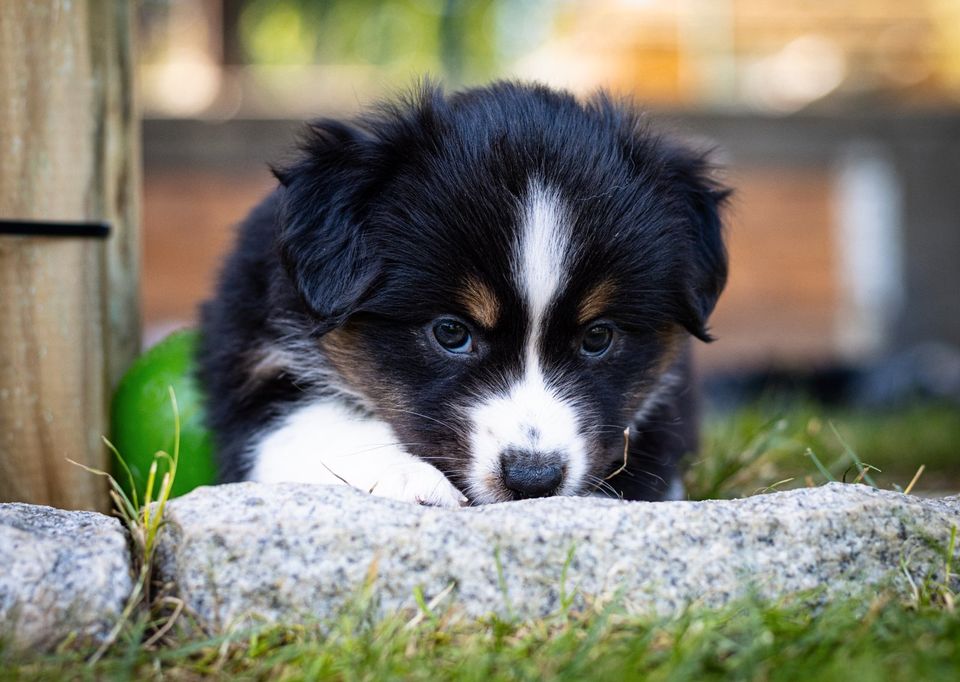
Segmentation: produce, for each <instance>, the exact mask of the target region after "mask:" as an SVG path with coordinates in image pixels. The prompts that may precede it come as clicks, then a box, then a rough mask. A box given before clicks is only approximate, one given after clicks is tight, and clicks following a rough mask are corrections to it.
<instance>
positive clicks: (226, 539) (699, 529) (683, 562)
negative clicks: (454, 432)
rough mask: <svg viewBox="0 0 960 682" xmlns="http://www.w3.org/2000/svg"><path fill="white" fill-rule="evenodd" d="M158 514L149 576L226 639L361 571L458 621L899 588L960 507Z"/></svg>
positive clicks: (329, 507)
mask: <svg viewBox="0 0 960 682" xmlns="http://www.w3.org/2000/svg"><path fill="white" fill-rule="evenodd" d="M168 515H169V516H168V518H169V519H170V520H171V521H172V524H171V525H170V526H169V527H168V529H169V532H168V533H167V534H166V536H165V539H164V540H163V543H162V549H161V558H160V573H161V575H162V576H163V577H164V578H165V579H166V580H170V581H174V582H175V583H176V584H177V586H178V589H179V594H180V596H181V597H182V598H183V599H184V600H185V602H186V604H187V606H188V607H189V609H190V610H191V611H192V612H193V613H194V615H195V616H196V617H197V619H198V622H199V623H200V624H201V625H203V626H204V627H205V628H206V629H209V630H211V631H221V630H224V629H227V628H232V627H236V626H241V625H245V624H248V623H253V622H260V621H261V620H267V621H270V620H285V621H290V620H297V619H307V620H313V619H322V618H324V617H326V616H330V615H332V614H334V613H335V612H336V610H337V609H338V608H340V607H341V606H342V605H343V604H344V603H345V601H346V600H348V599H349V598H350V597H351V595H356V594H358V593H359V591H360V588H361V586H362V585H363V583H364V579H365V576H368V575H371V574H375V576H376V578H375V585H374V588H375V590H374V593H375V594H376V595H377V598H378V599H379V608H380V610H381V612H391V611H394V610H397V609H405V608H413V607H414V599H413V593H414V589H415V588H416V587H418V586H419V587H421V588H422V590H423V592H424V595H425V597H426V599H427V600H428V601H429V600H430V599H431V598H432V597H434V596H435V595H438V594H440V593H441V592H442V591H443V590H444V589H445V588H446V587H447V586H448V585H451V584H453V585H454V589H453V591H452V593H451V594H450V595H449V596H448V597H446V598H445V599H444V601H443V604H442V606H440V607H439V608H440V609H441V610H443V609H446V608H450V609H453V610H454V611H457V612H459V613H462V614H466V615H482V614H487V613H490V612H498V613H501V614H506V615H510V614H513V615H517V616H541V615H546V614H549V613H551V612H553V611H555V610H556V609H558V608H559V607H560V604H561V595H562V594H568V595H569V594H576V595H578V597H577V600H576V603H579V604H584V603H592V604H596V603H597V602H604V601H606V600H610V599H618V600H621V602H622V604H623V606H625V607H626V608H627V609H628V610H630V611H633V612H651V613H661V614H664V613H671V612H674V611H676V610H677V609H680V608H682V607H684V606H685V605H687V604H690V603H699V604H705V605H720V604H723V603H726V602H729V601H730V600H732V599H735V598H737V597H739V596H742V595H744V594H746V593H747V592H749V591H753V592H755V593H757V594H759V595H760V596H761V597H764V598H772V599H775V598H778V597H780V596H783V595H787V594H790V593H794V592H797V591H800V590H807V589H810V588H822V590H823V592H822V593H818V594H821V595H822V597H823V598H827V597H829V596H831V595H849V594H852V593H856V592H858V591H859V590H862V589H864V588H869V587H871V586H875V585H878V584H881V583H886V584H890V585H892V586H893V587H894V589H898V588H899V589H905V588H906V584H907V583H906V580H905V579H904V578H903V574H902V571H901V570H900V565H901V559H906V561H907V564H908V565H909V567H910V571H911V572H912V574H913V576H914V577H915V578H916V577H917V576H921V575H924V574H930V573H931V572H935V571H936V570H938V568H942V566H943V561H944V551H945V550H944V548H945V546H946V544H947V542H948V540H949V536H950V529H951V526H953V525H956V524H960V497H954V498H946V499H939V500H928V499H921V498H917V497H911V496H905V495H901V494H898V493H893V492H884V491H878V490H874V489H871V488H868V487H865V486H860V485H841V484H832V485H827V486H824V487H822V488H815V489H803V490H795V491H789V492H780V493H774V494H770V495H760V496H756V497H751V498H748V499H743V500H734V501H711V502H662V503H643V502H619V501H615V500H603V499H597V498H548V499H541V500H529V501H524V502H514V503H508V504H500V505H491V506H486V507H477V508H467V509H462V510H448V509H436V508H425V507H416V506H412V505H408V504H403V503H399V502H394V501H391V500H386V499H383V498H378V497H371V496H369V495H367V494H364V493H362V492H359V491H356V490H352V489H349V488H346V487H326V486H319V487H313V486H304V485H277V486H264V485H258V484H252V483H241V484H235V485H230V486H222V487H219V488H206V489H200V490H198V491H195V492H193V493H191V494H190V495H187V496H185V497H183V498H180V499H178V500H175V501H174V502H172V503H171V504H170V505H169V506H168ZM938 547H939V548H938ZM498 557H499V558H498ZM498 563H499V566H500V568H501V570H500V575H502V581H501V579H499V578H498V568H497V566H498ZM567 563H569V565H568V567H567V570H566V579H565V581H564V579H563V575H564V565H565V564H567ZM372 565H374V566H375V569H374V570H373V572H371V566H372ZM898 576H899V577H898Z"/></svg>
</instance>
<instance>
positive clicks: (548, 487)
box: [500, 450, 563, 498]
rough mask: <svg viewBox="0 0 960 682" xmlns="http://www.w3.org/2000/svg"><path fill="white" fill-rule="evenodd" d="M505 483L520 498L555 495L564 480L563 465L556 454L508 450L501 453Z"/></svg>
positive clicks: (501, 467)
mask: <svg viewBox="0 0 960 682" xmlns="http://www.w3.org/2000/svg"><path fill="white" fill-rule="evenodd" d="M500 470H501V472H502V474H501V476H502V478H503V485H505V486H506V487H507V488H508V489H510V490H511V491H513V492H514V493H516V495H517V497H518V498H525V497H547V496H549V495H553V494H554V493H555V492H556V491H557V488H559V487H560V483H561V482H562V481H563V466H562V465H561V464H560V458H559V457H557V456H555V455H552V454H551V455H547V456H544V455H543V454H542V453H534V452H519V451H517V450H508V451H506V452H504V453H503V454H502V455H500Z"/></svg>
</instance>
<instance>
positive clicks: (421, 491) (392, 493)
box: [370, 460, 468, 508]
mask: <svg viewBox="0 0 960 682" xmlns="http://www.w3.org/2000/svg"><path fill="white" fill-rule="evenodd" d="M370 493H371V494H373V495H377V496H379V497H389V498H390V499H392V500H401V501H403V502H413V503H414V504H422V505H426V506H430V507H453V508H456V507H464V506H466V505H467V504H468V502H467V498H466V497H465V496H464V494H463V493H461V492H460V491H459V490H457V489H456V488H455V487H454V486H453V484H452V483H450V481H448V480H447V477H446V476H444V475H443V473H442V472H441V471H440V470H439V469H437V468H436V467H434V466H431V465H430V464H427V463H426V462H423V461H419V460H415V461H409V462H404V463H403V464H402V465H397V466H395V467H390V468H389V469H387V470H385V471H384V472H383V476H382V477H381V478H380V479H379V480H377V482H376V483H374V484H373V486H372V487H371V488H370Z"/></svg>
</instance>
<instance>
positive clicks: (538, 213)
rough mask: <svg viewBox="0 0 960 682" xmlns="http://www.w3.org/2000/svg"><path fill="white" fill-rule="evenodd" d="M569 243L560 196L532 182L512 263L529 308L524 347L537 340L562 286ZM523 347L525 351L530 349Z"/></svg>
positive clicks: (567, 227) (567, 223) (567, 221)
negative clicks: (548, 309)
mask: <svg viewBox="0 0 960 682" xmlns="http://www.w3.org/2000/svg"><path fill="white" fill-rule="evenodd" d="M569 241H570V235H569V220H568V219H567V215H566V211H564V209H563V205H562V203H561V201H560V197H559V196H558V195H557V194H556V193H555V192H552V191H550V190H548V189H547V188H545V187H544V186H543V185H541V184H540V183H539V182H536V181H534V182H532V183H531V185H530V192H529V194H528V195H527V199H526V201H525V202H524V206H523V214H522V223H521V230H520V238H519V240H518V241H517V245H516V255H515V262H514V272H515V275H516V279H517V282H518V284H519V285H520V292H521V294H522V295H523V297H524V299H525V301H526V303H527V306H528V308H529V315H530V319H529V320H528V321H529V323H530V333H529V336H528V338H527V343H528V344H530V343H531V342H533V343H536V341H537V340H538V339H539V335H540V332H541V326H542V324H543V321H544V318H545V317H546V312H547V308H549V307H550V304H551V303H553V299H554V298H555V297H556V295H557V293H558V291H559V290H560V287H561V285H562V284H563V277H564V275H565V274H566V273H565V267H564V266H565V263H564V259H565V256H566V253H567V249H568V246H569ZM527 348H528V352H529V350H530V346H529V345H528V347H527Z"/></svg>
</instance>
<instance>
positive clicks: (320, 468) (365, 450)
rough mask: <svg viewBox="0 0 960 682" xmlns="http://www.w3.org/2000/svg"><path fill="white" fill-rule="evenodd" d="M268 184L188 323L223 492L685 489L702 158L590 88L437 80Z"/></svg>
mask: <svg viewBox="0 0 960 682" xmlns="http://www.w3.org/2000/svg"><path fill="white" fill-rule="evenodd" d="M276 176H277V178H278V179H279V181H280V186H279V187H278V188H277V189H276V191H275V192H273V194H271V195H270V196H269V197H268V198H267V199H266V200H265V201H264V202H263V203H262V204H261V205H260V206H259V207H257V208H256V209H255V210H254V211H253V212H252V214H251V215H250V217H249V218H248V219H247V220H246V222H245V223H244V224H243V225H242V226H241V228H240V234H239V241H238V244H237V246H236V249H235V251H234V252H233V254H232V255H231V256H230V257H229V259H228V261H227V263H226V266H225V268H224V271H223V273H222V276H221V279H220V282H219V287H218V289H217V292H216V295H215V297H214V298H213V300H211V301H209V302H208V303H206V304H205V306H204V308H203V311H202V333H203V342H202V348H201V353H200V370H199V376H200V379H201V381H202V383H203V384H204V386H205V388H206V391H207V393H208V396H209V405H208V414H209V423H210V426H211V428H212V429H213V431H214V433H215V437H216V442H217V447H218V451H219V460H220V467H221V479H222V480H223V481H225V482H227V481H239V480H255V481H265V482H271V481H299V482H315V483H328V484H347V485H351V486H355V487H357V488H360V489H362V490H365V491H371V492H372V493H373V494H375V495H382V496H386V497H392V498H398V499H403V500H410V501H419V502H423V503H428V504H437V505H451V506H455V505H460V504H466V503H467V502H469V503H471V504H486V503H491V502H499V501H505V500H515V499H519V498H527V497H540V496H549V495H586V494H590V493H593V492H600V493H606V494H610V495H612V496H614V495H616V496H622V497H624V498H626V499H644V500H657V499H664V498H669V497H676V496H678V495H679V494H681V492H682V488H681V487H679V480H678V473H677V463H678V460H679V459H680V458H681V457H682V455H684V454H685V453H686V452H689V451H690V450H691V449H692V448H693V447H694V446H695V442H694V438H695V424H694V423H693V417H694V416H693V413H692V401H691V400H690V386H689V372H688V369H687V354H688V345H689V343H688V342H689V338H690V336H691V335H692V336H694V337H697V338H699V339H702V340H705V341H706V340H709V338H710V337H709V335H708V332H707V327H706V322H707V317H708V315H709V314H710V312H711V311H712V310H713V307H714V304H715V303H716V301H717V296H718V295H719V294H720V291H721V289H722V288H723V286H724V281H725V279H726V253H725V250H724V245H723V239H722V230H721V221H720V218H719V209H720V207H721V205H722V204H723V201H724V198H725V196H726V194H727V192H726V190H725V189H724V188H722V187H720V186H719V185H718V184H716V183H715V182H714V181H713V180H711V179H710V177H709V168H708V165H707V163H706V162H705V160H704V158H703V157H702V155H700V154H696V153H693V152H690V151H688V150H686V149H684V148H683V147H681V146H678V145H676V144H673V143H670V142H666V141H664V140H663V139H661V138H659V137H658V136H656V135H654V134H652V133H651V132H650V131H649V130H648V129H647V126H646V124H645V122H644V119H643V117H642V116H641V115H640V114H639V113H638V112H637V111H635V110H634V109H633V108H632V107H631V106H629V105H626V104H623V103H618V102H615V101H613V100H612V99H610V98H609V97H607V96H604V95H599V96H596V97H593V98H592V99H589V100H587V101H583V102H579V101H577V100H576V99H575V98H574V97H573V96H571V95H569V94H566V93H563V92H558V91H555V90H551V89H549V88H547V87H543V86H538V85H521V84H516V83H497V84H494V85H492V86H490V87H486V88H480V89H472V90H466V91H464V92H460V93H457V94H454V95H449V96H446V95H444V94H443V93H442V92H441V91H440V90H439V89H438V88H435V87H430V86H428V87H424V88H423V89H422V90H421V91H419V92H418V93H417V94H415V95H414V96H412V97H410V98H409V99H408V100H406V101H402V102H400V103H393V104H386V105H383V106H381V107H380V108H378V109H377V110H376V111H375V112H374V113H372V114H370V115H367V116H364V117H362V118H360V119H358V120H356V121H354V122H350V123H345V122H340V121H333V120H322V121H318V122H315V123H312V124H311V125H310V126H309V127H308V131H307V133H306V136H305V140H304V142H303V144H302V147H301V150H300V156H299V159H298V160H297V161H296V162H294V163H293V164H292V165H290V166H289V167H286V168H284V169H282V170H277V171H276ZM626 427H630V436H629V447H628V448H627V447H626V446H625V442H624V440H625V439H624V429H625V428H626ZM624 464H625V466H624Z"/></svg>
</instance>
